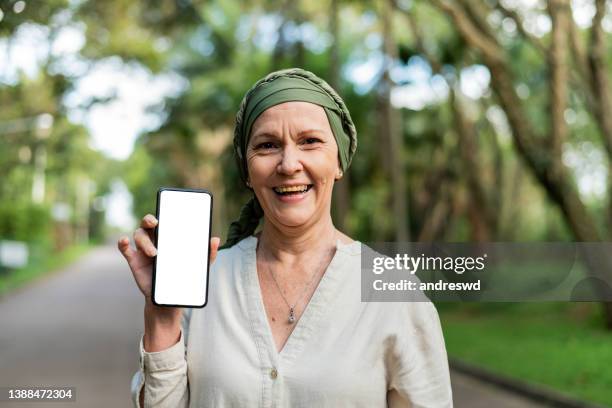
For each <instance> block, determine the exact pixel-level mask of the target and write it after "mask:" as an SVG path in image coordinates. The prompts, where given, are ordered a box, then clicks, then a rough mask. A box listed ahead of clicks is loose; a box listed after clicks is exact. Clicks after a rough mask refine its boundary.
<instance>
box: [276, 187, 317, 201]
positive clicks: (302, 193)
mask: <svg viewBox="0 0 612 408" xmlns="http://www.w3.org/2000/svg"><path fill="white" fill-rule="evenodd" d="M312 186H313V185H312V184H283V185H281V186H277V187H274V188H272V190H273V191H274V193H275V195H276V197H277V198H278V200H279V201H281V202H283V203H297V202H300V201H302V200H303V199H304V197H306V195H307V194H308V192H309V191H310V190H311V189H312Z"/></svg>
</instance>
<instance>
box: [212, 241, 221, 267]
mask: <svg viewBox="0 0 612 408" xmlns="http://www.w3.org/2000/svg"><path fill="white" fill-rule="evenodd" d="M220 244H221V238H219V237H212V238H211V239H210V263H211V264H212V263H213V262H215V259H217V252H219V245H220Z"/></svg>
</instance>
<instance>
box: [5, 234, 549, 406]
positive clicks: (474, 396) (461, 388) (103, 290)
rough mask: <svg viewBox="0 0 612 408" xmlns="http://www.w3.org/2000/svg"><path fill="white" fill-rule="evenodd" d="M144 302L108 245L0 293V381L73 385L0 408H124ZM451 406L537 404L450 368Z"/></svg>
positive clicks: (126, 404) (22, 383) (125, 267)
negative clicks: (49, 399)
mask: <svg viewBox="0 0 612 408" xmlns="http://www.w3.org/2000/svg"><path fill="white" fill-rule="evenodd" d="M142 307H143V301H142V298H141V295H140V293H139V292H138V289H137V288H136V286H135V285H134V283H133V282H132V277H131V274H130V272H129V270H128V269H127V265H125V263H124V262H123V259H122V258H121V256H120V255H119V253H118V252H117V251H116V250H115V248H114V247H112V246H108V247H100V248H97V249H95V250H94V251H92V252H91V253H89V254H88V255H86V256H85V257H84V258H82V259H81V260H80V261H78V262H76V263H75V264H73V265H71V266H70V267H68V268H66V269H65V270H63V271H59V272H57V273H54V274H52V275H51V276H48V277H45V278H43V279H42V280H40V281H38V282H35V283H34V284H32V285H29V286H28V287H27V288H25V289H22V290H20V291H19V292H17V293H14V294H11V295H10V296H7V297H5V298H4V299H0V387H6V386H28V385H30V386H33V385H41V386H43V385H44V386H53V385H55V386H66V385H70V386H73V387H76V390H77V391H76V394H77V401H76V403H68V404H57V403H34V404H25V403H3V402H0V406H1V407H5V406H6V407H19V408H29V407H32V408H41V407H44V406H51V407H60V406H66V407H87V408H96V407H100V408H109V407H113V408H115V407H129V406H130V392H129V383H130V379H131V376H132V374H133V373H134V372H135V370H136V369H137V358H138V357H137V344H138V340H139V333H140V332H142V330H143V328H142ZM452 381H453V391H454V394H455V406H456V407H458V408H480V407H482V408H485V407H486V408H489V407H496V408H519V407H520V408H539V407H540V406H538V405H535V404H533V403H530V401H528V400H525V399H522V398H520V397H516V396H513V395H511V394H508V393H506V392H504V391H500V390H498V389H497V388H494V387H492V386H489V385H486V384H483V383H481V382H479V381H477V380H474V379H472V378H470V377H467V376H465V375H461V374H458V373H453V375H452Z"/></svg>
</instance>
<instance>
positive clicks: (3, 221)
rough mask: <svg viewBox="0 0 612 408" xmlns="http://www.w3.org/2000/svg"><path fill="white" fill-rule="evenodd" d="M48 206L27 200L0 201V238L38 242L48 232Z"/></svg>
mask: <svg viewBox="0 0 612 408" xmlns="http://www.w3.org/2000/svg"><path fill="white" fill-rule="evenodd" d="M50 226H51V217H50V211H49V208H47V207H45V206H41V205H37V204H33V203H31V202H28V201H25V202H23V201H21V202H20V201H17V202H15V201H3V202H1V203H0V239H10V240H17V241H26V242H40V241H41V240H43V239H44V238H45V237H46V236H47V234H48V233H49V230H50Z"/></svg>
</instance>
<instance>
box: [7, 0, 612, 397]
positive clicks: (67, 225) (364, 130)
mask: <svg viewBox="0 0 612 408" xmlns="http://www.w3.org/2000/svg"><path fill="white" fill-rule="evenodd" d="M611 39H612V3H610V2H606V1H605V0H572V1H570V0H549V1H543V0H455V1H447V0H432V1H420V0H372V1H347V0H323V1H320V2H306V1H291V0H287V1H285V0H278V1H267V0H261V1H257V0H255V1H246V2H239V1H235V0H215V1H209V2H204V1H198V0H193V1H191V0H150V1H142V0H130V1H128V0H106V1H97V2H96V1H92V0H89V1H88V0H47V1H44V2H40V1H24V0H19V1H14V0H2V1H0V327H1V328H0V333H3V334H0V362H1V363H2V364H0V386H9V385H34V383H33V382H36V381H34V380H33V379H34V378H36V379H37V381H38V382H39V383H45V382H46V383H49V382H50V381H51V378H55V380H54V381H55V382H59V383H60V385H65V384H64V383H65V382H69V381H73V383H75V384H81V383H80V382H78V381H82V382H83V383H82V384H81V385H80V386H81V388H80V389H81V394H80V395H90V396H92V395H96V399H93V397H92V399H91V401H90V404H89V405H88V406H94V405H95V403H98V404H101V403H102V402H101V401H107V400H106V399H105V398H111V397H110V396H109V395H108V393H107V392H102V391H101V390H100V387H98V386H94V385H93V384H92V383H91V379H98V380H99V379H102V378H106V379H108V381H109V385H108V387H110V388H111V389H119V391H118V395H120V396H121V398H120V399H119V400H117V401H123V402H119V403H118V405H119V406H121V405H125V406H127V405H128V403H127V402H126V399H127V398H128V397H129V395H128V391H129V390H128V383H129V377H130V375H131V372H130V370H131V371H132V372H133V371H135V369H136V367H137V365H136V364H137V347H136V346H137V341H138V340H139V337H138V336H137V334H138V333H137V331H138V328H139V327H141V326H142V322H141V309H140V306H141V304H140V302H141V300H140V298H139V297H138V296H139V294H138V293H137V290H136V289H135V287H134V285H133V283H132V282H131V276H129V271H127V269H126V266H125V265H123V262H122V260H121V258H120V256H119V254H118V252H117V251H116V250H115V249H114V247H113V246H114V242H115V240H116V238H117V237H118V236H119V234H121V233H126V232H128V233H130V232H131V231H132V230H133V228H134V227H135V225H136V221H135V220H138V219H140V218H141V217H142V216H143V215H144V214H146V213H149V212H154V211H155V194H156V191H157V189H158V187H159V186H176V187H195V188H198V187H199V188H207V189H209V190H211V191H212V192H213V194H214V195H215V208H214V221H213V232H214V233H215V234H216V235H219V236H221V237H222V238H225V236H226V228H227V226H228V224H229V222H230V221H231V220H233V219H234V218H235V217H236V216H237V215H238V214H239V210H240V206H241V204H242V203H244V202H245V201H246V200H247V198H248V197H247V195H246V190H245V189H244V188H243V186H242V185H241V183H240V180H239V175H238V170H237V168H236V167H235V165H234V159H233V157H232V152H231V138H232V127H233V121H234V115H235V113H236V111H237V109H238V106H239V103H240V100H241V99H242V96H243V95H244V93H245V92H246V90H248V89H249V88H250V87H251V85H252V84H253V83H254V82H255V81H256V80H258V79H259V78H260V77H262V76H264V75H265V74H267V73H268V72H270V71H272V70H276V69H281V68H287V67H302V68H305V69H308V70H311V71H313V72H315V73H316V74H317V75H319V76H321V77H323V78H325V79H326V80H327V81H328V82H329V83H330V84H331V85H332V86H333V87H334V88H336V89H337V90H338V91H339V93H340V94H341V95H342V97H343V98H344V100H345V102H346V104H347V106H348V107H349V109H350V111H351V114H352V117H353V120H354V122H355V124H356V126H357V130H358V135H359V147H358V150H357V155H356V156H355V158H354V160H353V164H352V166H351V168H350V170H349V172H348V173H347V174H346V176H345V177H344V178H343V181H342V182H340V183H338V184H337V185H336V189H335V191H334V195H335V198H334V202H333V205H334V208H333V215H334V220H335V223H336V226H337V227H338V228H340V229H341V230H343V231H345V232H346V233H348V234H349V235H351V236H352V237H354V238H355V239H358V240H361V241H364V242H367V241H447V242H485V241H497V242H499V241H513V242H525V241H586V242H598V241H609V240H610V235H611V233H610V226H611V225H612V205H611V200H612V178H611V177H610V169H611V168H612V85H611V84H610V81H611V80H612V61H611V59H612V58H611V57H612V53H611V52H610V51H611V49H610V48H611V44H612V42H611ZM115 271H118V272H117V273H115ZM43 276H44V278H43ZM54 296H55V297H54ZM56 302H57V303H56ZM109 303H112V306H109ZM50 305H54V306H53V307H51V306H50ZM54 308H56V309H54ZM438 308H439V311H440V315H441V319H442V324H443V328H444V332H445V338H446V342H447V347H448V351H449V354H450V356H451V358H452V359H453V361H455V360H456V361H457V362H461V363H467V364H472V365H474V366H476V367H480V368H483V369H486V370H487V371H488V372H491V373H494V374H499V375H501V376H504V377H508V378H518V379H521V380H523V381H525V382H528V383H530V384H533V385H536V386H538V387H542V388H543V389H544V388H546V389H550V390H556V391H555V392H562V393H563V394H566V395H569V396H570V397H571V398H576V399H580V400H583V401H591V402H597V403H599V404H604V405H611V406H612V388H611V387H610V384H612V368H610V361H612V347H610V345H611V344H612V305H611V304H609V303H601V304H597V303H545V304H537V303H528V304H439V305H438ZM54 310H55V311H54ZM79 313H80V314H79ZM92 316H94V317H96V319H93V321H95V322H98V323H99V324H93V323H92V322H91V317H92ZM119 316H122V317H119ZM41 322H44V324H43V323H41ZM85 322H89V323H85ZM101 322H103V323H101ZM86 328H88V329H86ZM58 330H59V331H58ZM71 330H73V331H74V332H72V331H71ZM88 330H89V331H88ZM113 330H114V331H113ZM67 333H72V334H73V335H71V336H68V334H67ZM109 333H115V337H112V336H111V335H110V334H109ZM45 336H48V337H45ZM54 336H55V337H54ZM81 336H84V337H81ZM87 336H90V337H87ZM126 336H127V338H126ZM26 337H27V338H29V339H30V342H29V343H28V342H27V341H26V342H24V341H23V339H24V338H26ZM67 338H70V341H68V342H64V340H66V339H67ZM34 339H37V340H36V341H34ZM43 344H44V347H47V346H48V345H49V344H55V347H59V349H57V350H56V351H58V350H59V351H58V352H57V353H56V357H57V359H58V360H57V361H56V360H49V361H47V363H48V365H47V366H46V367H49V369H48V371H44V370H42V371H41V370H40V365H39V364H43V363H44V361H46V360H45V358H51V357H48V354H49V353H47V354H43V351H40V350H42V349H41V347H43V346H42V345H43ZM62 344H64V346H62ZM84 344H89V345H90V346H92V345H93V344H97V346H96V347H98V348H95V350H96V351H95V353H97V354H99V355H103V356H106V357H105V358H106V362H107V365H108V367H107V371H105V373H107V374H103V373H102V371H100V370H102V368H101V365H100V364H101V363H100V362H99V361H97V360H95V359H93V357H92V356H91V354H92V353H91V350H92V349H90V348H87V347H85V346H84ZM62 347H64V348H65V349H63V348H62ZM60 349H61V350H60ZM119 349H120V350H122V351H121V352H119V351H117V350H119ZM36 350H39V351H40V353H39V354H40V355H39V357H40V356H43V355H45V356H47V357H41V358H42V362H41V360H40V359H35V358H34V357H33V356H35V355H37V354H36ZM75 350H76V351H75ZM20 353H21V354H20ZM62 353H65V354H62ZM75 353H77V354H75ZM111 355H112V356H114V357H112V358H111V360H108V358H109V356H111ZM19 356H21V357H19ZM59 356H63V357H62V360H61V361H64V362H66V361H73V364H74V365H75V366H74V367H72V366H70V364H68V368H66V373H67V374H66V376H65V377H62V376H61V375H60V376H57V372H56V370H58V364H59V365H61V364H60V363H58V361H59V359H60V357H59ZM88 359H91V361H90V360H88ZM83 361H90V363H91V364H85V363H83ZM9 363H10V364H13V365H12V366H11V365H10V364H9ZM77 366H78V373H80V374H83V375H81V376H80V377H79V378H80V379H76V377H74V371H72V370H73V369H77V368H76V367H77ZM10 367H13V368H10ZM20 367H21V368H20ZM24 367H25V368H24ZM17 372H21V373H22V374H20V375H21V377H20V376H19V375H17V374H16V373H17ZM35 372H37V373H38V374H36V375H38V377H36V376H35V374H34V373H35ZM52 372H55V374H56V376H55V377H50V375H51V374H50V373H52ZM109 373H110V374H109ZM19 378H21V380H19V381H17V380H16V379H19ZM62 378H65V381H64V382H63V383H62V381H60V380H61V379H62ZM87 378H88V379H89V381H88V380H87ZM457 378H459V377H457ZM15 381H17V383H14V382H15ZM75 381H76V382H75ZM454 381H455V379H454ZM456 381H459V382H456V384H459V385H458V386H457V387H459V386H460V385H461V384H463V383H461V380H456ZM467 381H468V380H465V382H466V383H465V384H467ZM13 383H14V384H13ZM465 384H464V385H465ZM465 386H466V387H468V385H465ZM470 386H471V385H470ZM113 387H114V388H113ZM474 387H476V385H474ZM479 392H480V394H479ZM499 392H500V393H501V391H499ZM88 393H89V394H88ZM96 393H98V394H96ZM492 393H493V394H496V393H497V391H494V392H492ZM468 394H469V393H468ZM485 394H486V392H485V391H482V389H481V390H480V391H478V390H476V391H473V392H472V394H471V395H473V400H472V401H471V402H467V401H468V400H462V401H459V402H458V403H457V405H458V406H480V405H478V404H479V402H478V401H481V402H482V401H485V400H484V398H485V397H484V395H485ZM457 395H460V392H458V394H457ZM479 395H481V396H482V398H481V399H479ZM487 395H488V394H487ZM83 398H87V397H86V396H83ZM466 398H468V397H466ZM492 398H495V397H492ZM508 398H511V397H508ZM81 401H83V400H81ZM96 401H97V402H96ZM108 401H111V400H108ZM112 401H115V402H113V404H115V405H117V402H116V400H112ZM124 402H125V403H124ZM530 403H531V402H529V403H528V402H526V400H525V401H522V400H521V401H519V402H517V404H518V405H503V404H504V403H502V402H499V401H498V402H496V403H495V406H530V405H528V404H530ZM108 404H111V402H108V403H107V405H108ZM509 404H510V403H509ZM20 406H22V405H20ZM100 406H102V405H100ZM482 406H492V405H482Z"/></svg>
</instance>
